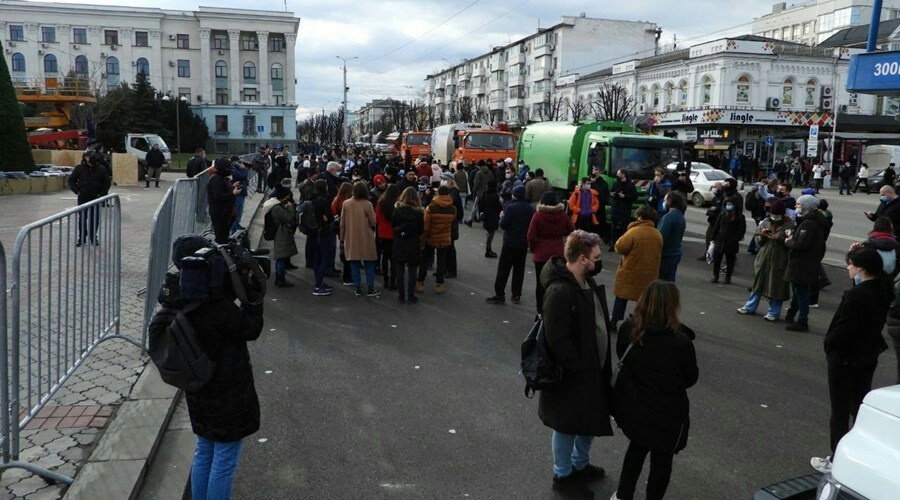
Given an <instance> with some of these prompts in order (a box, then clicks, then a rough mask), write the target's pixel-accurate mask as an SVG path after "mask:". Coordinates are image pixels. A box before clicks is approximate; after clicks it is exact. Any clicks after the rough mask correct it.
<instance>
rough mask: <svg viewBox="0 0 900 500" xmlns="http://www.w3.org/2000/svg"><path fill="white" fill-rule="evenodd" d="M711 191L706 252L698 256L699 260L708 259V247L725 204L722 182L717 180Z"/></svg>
mask: <svg viewBox="0 0 900 500" xmlns="http://www.w3.org/2000/svg"><path fill="white" fill-rule="evenodd" d="M710 191H711V192H712V194H713V199H712V204H711V206H710V207H709V208H708V209H707V210H706V224H707V226H706V234H705V237H706V238H705V243H704V245H705V246H704V247H703V252H704V254H703V255H701V256H700V257H697V260H706V253H705V252H706V249H707V248H709V244H710V243H711V242H712V241H713V237H714V233H713V231H715V229H716V221H718V220H719V214H720V213H721V212H722V209H723V205H724V204H725V191H724V190H723V189H722V183H721V182H715V183H713V185H712V188H710Z"/></svg>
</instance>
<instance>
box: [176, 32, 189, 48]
mask: <svg viewBox="0 0 900 500" xmlns="http://www.w3.org/2000/svg"><path fill="white" fill-rule="evenodd" d="M175 46H176V47H178V48H179V49H189V48H191V38H190V37H189V36H187V35H176V37H175Z"/></svg>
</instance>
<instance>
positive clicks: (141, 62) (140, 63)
mask: <svg viewBox="0 0 900 500" xmlns="http://www.w3.org/2000/svg"><path fill="white" fill-rule="evenodd" d="M135 71H137V72H138V73H143V74H144V76H150V62H149V61H147V59H146V58H144V57H139V58H138V60H137V63H136V64H135Z"/></svg>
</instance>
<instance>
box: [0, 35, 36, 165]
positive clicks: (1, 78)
mask: <svg viewBox="0 0 900 500" xmlns="http://www.w3.org/2000/svg"><path fill="white" fill-rule="evenodd" d="M2 52H3V44H2V43H0V53H2ZM0 170H4V171H16V170H24V171H25V172H31V171H32V170H34V158H32V156H31V147H30V146H29V145H28V134H27V132H26V131H25V120H24V119H23V118H22V107H21V106H20V105H19V101H18V100H16V90H15V88H14V87H13V84H12V77H11V76H10V74H9V67H8V66H7V65H6V58H5V57H0Z"/></svg>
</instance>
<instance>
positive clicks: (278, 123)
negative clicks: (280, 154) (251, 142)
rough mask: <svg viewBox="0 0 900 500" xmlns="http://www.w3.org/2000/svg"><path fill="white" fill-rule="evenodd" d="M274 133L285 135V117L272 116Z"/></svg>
mask: <svg viewBox="0 0 900 500" xmlns="http://www.w3.org/2000/svg"><path fill="white" fill-rule="evenodd" d="M272 135H284V117H283V116H273V117H272Z"/></svg>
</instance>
